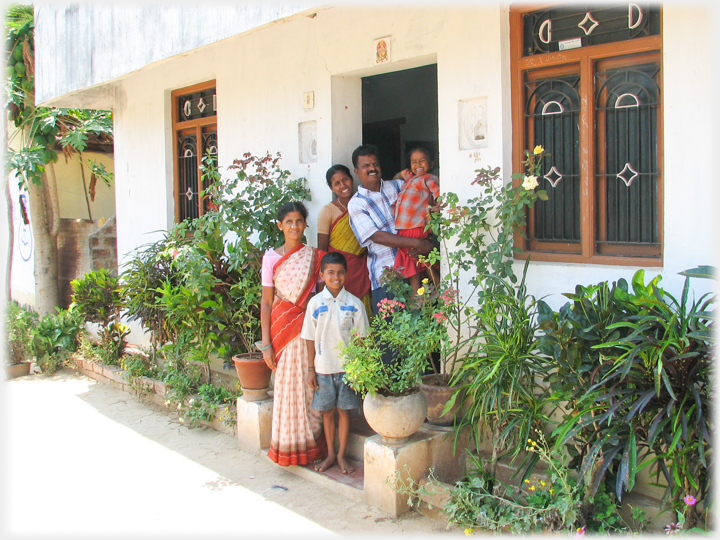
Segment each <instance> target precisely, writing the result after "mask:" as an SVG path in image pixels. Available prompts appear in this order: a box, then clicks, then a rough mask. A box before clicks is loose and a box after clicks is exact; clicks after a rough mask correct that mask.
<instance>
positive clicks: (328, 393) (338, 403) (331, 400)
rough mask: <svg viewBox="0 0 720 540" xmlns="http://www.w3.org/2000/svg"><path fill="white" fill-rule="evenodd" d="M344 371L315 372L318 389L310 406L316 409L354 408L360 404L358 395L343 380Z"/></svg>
mask: <svg viewBox="0 0 720 540" xmlns="http://www.w3.org/2000/svg"><path fill="white" fill-rule="evenodd" d="M344 376H345V373H332V374H329V375H328V374H325V373H316V374H315V377H317V383H318V389H317V390H315V396H314V397H313V401H312V405H311V407H312V408H313V409H315V410H316V411H329V410H331V409H334V408H335V407H337V408H338V409H342V410H348V409H356V408H357V407H360V406H361V405H362V401H361V400H360V395H359V394H358V393H357V392H355V390H353V389H352V388H350V387H349V386H348V385H347V383H346V382H345V381H344V380H343V377H344Z"/></svg>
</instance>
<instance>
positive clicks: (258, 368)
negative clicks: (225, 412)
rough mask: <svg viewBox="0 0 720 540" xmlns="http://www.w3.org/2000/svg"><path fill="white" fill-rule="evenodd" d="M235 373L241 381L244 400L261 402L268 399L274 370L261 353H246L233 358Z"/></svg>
mask: <svg viewBox="0 0 720 540" xmlns="http://www.w3.org/2000/svg"><path fill="white" fill-rule="evenodd" d="M233 362H234V363H235V371H236V372H237V376H238V379H240V387H241V388H242V391H243V395H242V398H243V399H244V400H245V401H261V400H263V399H267V398H268V389H269V388H270V376H271V375H272V370H271V369H270V368H269V367H268V366H267V364H266V363H265V360H263V357H262V354H261V353H244V354H236V355H235V356H233Z"/></svg>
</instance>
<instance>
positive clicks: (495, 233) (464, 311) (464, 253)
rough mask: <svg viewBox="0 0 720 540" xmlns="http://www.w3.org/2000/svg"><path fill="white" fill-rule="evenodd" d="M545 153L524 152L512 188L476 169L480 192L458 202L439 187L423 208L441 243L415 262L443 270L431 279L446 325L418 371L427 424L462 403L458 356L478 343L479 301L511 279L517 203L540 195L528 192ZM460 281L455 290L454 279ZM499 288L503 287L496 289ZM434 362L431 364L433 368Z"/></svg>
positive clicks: (448, 416)
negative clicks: (435, 351) (434, 353)
mask: <svg viewBox="0 0 720 540" xmlns="http://www.w3.org/2000/svg"><path fill="white" fill-rule="evenodd" d="M546 155H547V153H546V152H545V151H544V149H542V148H541V147H537V148H535V149H533V151H532V152H530V151H528V152H526V161H525V162H524V163H525V166H526V170H527V174H526V175H521V174H515V175H513V178H514V179H520V178H524V179H525V180H523V183H522V184H520V185H517V186H513V185H512V184H507V185H503V184H502V179H501V177H500V168H499V167H495V168H492V167H486V168H482V169H478V170H476V173H477V176H476V178H475V180H474V181H473V182H472V184H473V185H476V186H479V187H480V188H481V190H482V192H481V194H480V195H479V196H476V197H472V198H470V199H468V200H467V202H466V203H465V204H461V203H460V199H459V197H458V195H457V194H455V193H452V192H446V193H443V194H442V195H441V196H440V198H439V199H438V204H437V206H436V207H435V208H433V209H431V210H432V211H431V212H430V219H429V224H428V227H429V228H430V229H431V230H432V232H433V233H434V234H435V235H436V236H437V238H438V240H439V242H440V246H441V249H442V257H441V253H440V250H437V249H435V250H433V251H432V252H431V253H430V254H429V255H428V256H427V257H420V259H421V261H425V262H427V263H429V264H436V263H440V264H441V265H442V268H443V270H444V272H443V277H442V279H441V281H440V283H438V284H437V286H436V289H437V291H439V292H438V294H437V297H438V298H439V300H440V306H438V311H439V313H438V315H436V316H437V317H439V318H440V319H441V321H442V322H443V323H444V325H445V326H446V328H447V337H446V338H445V339H443V340H442V347H441V348H440V350H439V355H440V362H439V366H435V364H434V363H433V364H432V365H433V368H436V369H435V373H433V374H430V375H426V376H425V379H424V381H423V386H422V387H423V388H425V391H426V392H427V396H428V397H429V399H430V401H431V402H432V406H430V405H429V410H431V411H433V412H434V413H433V415H432V418H429V421H430V422H431V423H435V424H438V425H450V424H452V423H453V422H454V420H455V418H456V416H457V413H458V411H459V410H460V409H461V408H462V405H463V404H464V403H465V397H464V391H465V390H464V384H463V381H462V380H461V378H460V377H459V376H458V374H457V373H456V367H457V366H459V365H460V364H461V363H462V362H461V361H462V360H463V359H464V358H466V357H467V356H468V355H472V354H473V352H474V351H476V350H477V347H478V345H479V344H480V343H481V342H482V333H483V329H482V325H481V324H478V321H479V320H480V317H479V316H480V314H481V313H482V312H483V303H484V302H485V301H486V300H491V299H492V297H493V295H494V291H495V290H496V289H499V288H502V285H501V284H502V283H503V280H508V281H509V282H510V283H511V284H512V283H515V282H516V281H517V278H516V276H515V273H514V271H513V255H514V253H515V252H516V251H517V250H516V248H515V247H514V245H513V238H514V235H515V234H522V227H523V226H524V225H525V217H524V216H525V208H526V207H527V206H532V205H533V204H534V202H535V201H536V200H537V199H543V200H544V199H546V198H547V194H546V193H545V192H544V191H542V190H536V189H535V188H536V187H537V174H538V171H539V170H540V167H541V165H542V161H543V159H544V157H545V156H546ZM464 284H467V285H468V287H467V288H465V289H463V294H462V295H461V294H460V291H461V285H464ZM502 292H505V291H502ZM438 368H439V369H438Z"/></svg>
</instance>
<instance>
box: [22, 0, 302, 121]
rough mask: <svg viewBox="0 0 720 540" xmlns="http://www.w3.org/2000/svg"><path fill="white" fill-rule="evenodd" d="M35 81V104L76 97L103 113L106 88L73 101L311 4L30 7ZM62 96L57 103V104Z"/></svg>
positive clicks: (185, 1) (184, 0) (62, 103)
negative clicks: (82, 91) (80, 91)
mask: <svg viewBox="0 0 720 540" xmlns="http://www.w3.org/2000/svg"><path fill="white" fill-rule="evenodd" d="M34 5H35V25H36V33H35V38H36V51H37V53H36V56H35V63H36V73H37V76H36V79H35V92H36V96H35V97H36V100H37V103H39V104H46V105H54V106H58V107H63V106H68V105H65V104H66V103H68V99H69V100H70V102H73V101H74V102H75V105H74V106H78V105H77V100H78V99H80V100H81V101H83V102H84V103H85V107H86V108H109V106H108V105H107V102H108V101H109V100H110V99H111V98H112V94H111V93H109V92H107V91H106V90H107V89H106V88H98V89H97V91H96V92H85V94H84V95H82V96H79V97H77V96H76V97H75V98H73V93H74V92H75V91H76V90H78V89H83V88H88V87H94V86H96V85H102V84H103V83H106V82H108V81H110V80H112V79H115V78H116V77H120V76H122V75H125V74H127V73H131V72H133V71H136V70H139V69H143V68H144V67H145V66H148V65H150V64H153V63H154V62H159V61H162V60H164V59H167V58H170V57H173V56H175V55H179V54H183V53H185V52H186V51H189V50H193V49H196V48H198V47H202V46H205V45H208V44H210V43H215V42H217V41H221V40H223V39H225V38H228V37H230V36H234V35H237V34H239V33H242V32H248V31H252V30H253V29H257V28H261V27H262V26H264V25H268V24H277V22H278V21H281V20H282V19H284V18H287V17H292V16H293V15H296V14H299V13H301V12H303V11H304V10H306V9H308V8H310V7H312V6H313V2H302V1H296V2H247V1H239V2H223V1H210V2H208V1H205V2H191V1H189V0H181V1H178V2H172V3H167V2H158V1H149V2H148V1H145V2H97V1H95V2H85V3H74V4H63V3H58V2H49V1H40V2H35V4H34ZM57 98H60V99H57Z"/></svg>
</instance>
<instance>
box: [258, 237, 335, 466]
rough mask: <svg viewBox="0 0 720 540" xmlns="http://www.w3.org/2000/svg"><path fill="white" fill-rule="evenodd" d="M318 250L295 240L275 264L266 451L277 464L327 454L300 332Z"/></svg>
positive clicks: (306, 460)
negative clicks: (269, 422)
mask: <svg viewBox="0 0 720 540" xmlns="http://www.w3.org/2000/svg"><path fill="white" fill-rule="evenodd" d="M322 255H323V252H321V251H319V250H317V249H315V248H312V247H309V246H304V245H302V244H301V245H299V246H297V247H295V248H293V249H292V250H290V251H289V252H288V253H286V254H285V255H284V256H283V257H282V258H281V259H280V260H279V261H278V262H277V263H276V264H275V268H274V276H273V281H274V285H275V301H274V302H273V306H272V311H271V315H270V321H271V326H270V338H271V339H272V344H273V349H274V350H275V361H276V363H277V369H276V370H275V382H274V387H273V388H274V391H273V416H272V435H271V439H270V450H269V451H268V456H270V459H272V460H273V461H274V462H275V463H277V464H278V465H283V466H287V465H306V464H308V463H312V462H313V461H316V460H318V459H323V458H324V457H325V455H326V454H327V445H326V444H325V436H324V433H323V430H322V424H321V418H322V417H321V415H320V413H318V412H317V411H314V410H313V409H312V408H311V407H310V404H311V403H312V398H313V390H312V388H310V387H309V386H308V384H307V382H306V379H307V372H308V355H307V348H306V346H305V342H304V341H303V339H302V338H301V337H300V331H301V330H302V324H303V318H304V317H305V306H306V305H307V301H308V299H309V298H310V294H311V293H312V290H313V287H314V285H315V283H316V281H317V278H318V274H319V272H320V258H321V257H322Z"/></svg>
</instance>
